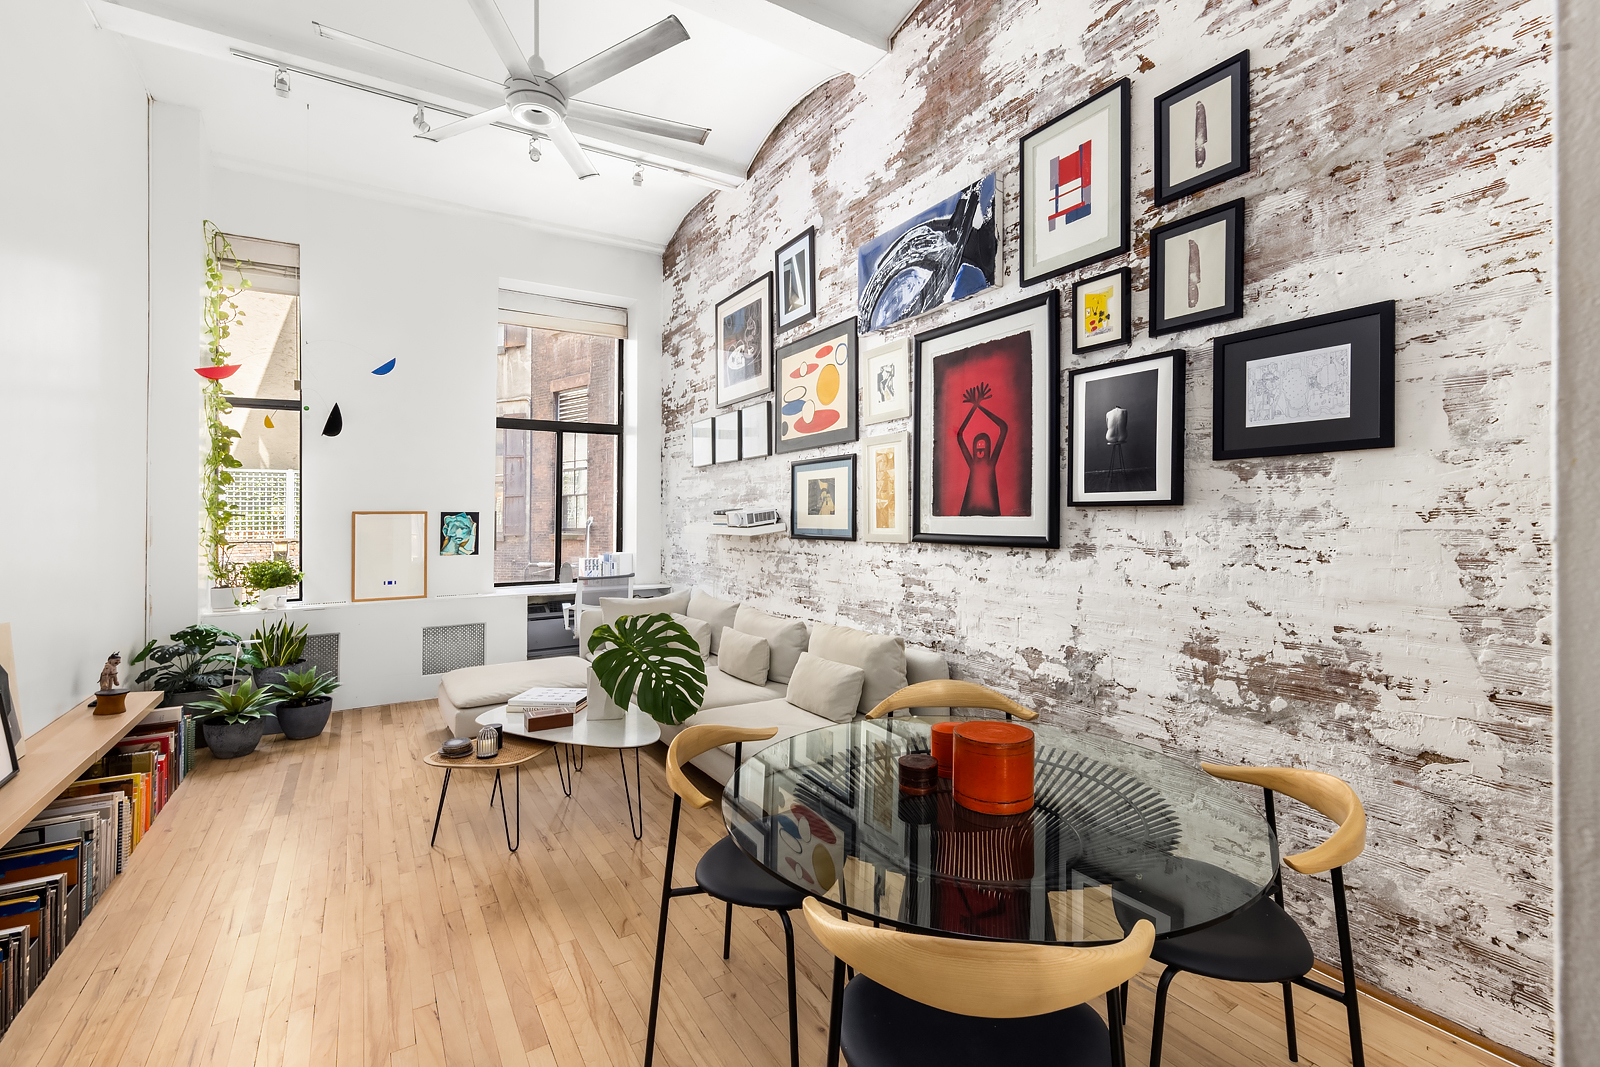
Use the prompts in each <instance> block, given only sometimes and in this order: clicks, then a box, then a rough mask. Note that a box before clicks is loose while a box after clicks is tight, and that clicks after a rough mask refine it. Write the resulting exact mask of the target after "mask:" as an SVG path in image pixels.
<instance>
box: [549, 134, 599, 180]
mask: <svg viewBox="0 0 1600 1067" xmlns="http://www.w3.org/2000/svg"><path fill="white" fill-rule="evenodd" d="M544 132H545V133H546V134H548V135H549V136H550V140H551V141H552V142H553V143H554V144H555V146H556V151H558V152H560V153H561V157H562V158H563V159H565V160H566V161H567V166H569V167H571V168H572V172H573V173H574V174H576V175H577V176H578V177H579V179H580V180H581V179H583V178H593V177H596V176H598V175H599V173H600V172H599V171H598V170H596V169H595V166H594V164H593V163H592V162H591V161H590V160H589V153H587V152H585V151H584V150H583V146H582V145H580V144H579V143H578V139H577V138H576V137H574V136H572V131H571V130H569V129H567V124H566V123H565V122H560V121H556V122H552V123H551V124H550V125H549V126H547V127H545V129H544Z"/></svg>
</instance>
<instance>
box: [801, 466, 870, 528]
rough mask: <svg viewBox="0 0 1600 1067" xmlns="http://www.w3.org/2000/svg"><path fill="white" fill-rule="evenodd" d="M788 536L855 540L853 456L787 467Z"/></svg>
mask: <svg viewBox="0 0 1600 1067" xmlns="http://www.w3.org/2000/svg"><path fill="white" fill-rule="evenodd" d="M789 477H790V492H789V536H790V537H798V538H801V539H804V540H813V541H854V540H855V539H856V457H855V456H828V457H826V458H824V459H808V460H804V461H802V462H799V463H796V464H794V465H793V466H792V467H791V468H790V470H789Z"/></svg>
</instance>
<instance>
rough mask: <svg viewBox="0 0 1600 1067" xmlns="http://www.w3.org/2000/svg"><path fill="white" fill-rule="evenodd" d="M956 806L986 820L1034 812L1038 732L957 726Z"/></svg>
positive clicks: (982, 723) (988, 724)
mask: <svg viewBox="0 0 1600 1067" xmlns="http://www.w3.org/2000/svg"><path fill="white" fill-rule="evenodd" d="M952 748H953V759H952V762H953V764H954V769H955V779H954V781H953V782H952V783H951V788H952V789H953V790H954V792H955V798H956V803H958V804H960V805H961V806H962V807H963V808H967V809H968V810H970V811H981V812H983V813H984V814H986V815H1016V814H1018V813H1019V812H1024V811H1028V810H1029V809H1031V808H1032V807H1033V731H1032V730H1030V729H1028V728H1027V727H1026V726H1019V725H1017V724H1016V723H1014V722H994V721H989V720H976V721H973V722H964V723H960V724H959V725H957V726H956V730H955V737H954V744H953V746H952Z"/></svg>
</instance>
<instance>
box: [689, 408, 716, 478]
mask: <svg viewBox="0 0 1600 1067" xmlns="http://www.w3.org/2000/svg"><path fill="white" fill-rule="evenodd" d="M716 458H717V457H716V433H715V425H714V423H713V422H712V421H711V420H710V419H701V420H700V421H698V422H694V423H691V424H690V425H689V461H690V462H691V463H693V464H694V465H695V466H696V467H709V466H711V464H712V462H713V461H714V460H715V459H716Z"/></svg>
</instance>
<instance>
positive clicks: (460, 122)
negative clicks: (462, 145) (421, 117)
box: [417, 107, 511, 141]
mask: <svg viewBox="0 0 1600 1067" xmlns="http://www.w3.org/2000/svg"><path fill="white" fill-rule="evenodd" d="M510 119H511V112H509V111H507V110H506V109H505V108H504V107H497V108H491V109H490V110H488V111H484V112H480V113H479V114H476V115H469V116H467V117H466V118H464V119H457V120H456V121H454V122H447V123H445V124H444V125H443V126H435V127H434V128H433V129H431V130H429V131H428V132H427V133H419V134H417V136H418V137H420V138H422V139H423V140H424V141H444V140H448V139H449V138H451V137H454V136H455V135H456V134H458V133H468V132H470V131H472V130H476V129H478V128H479V127H480V126H488V125H491V124H492V123H496V122H509V121H510Z"/></svg>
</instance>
